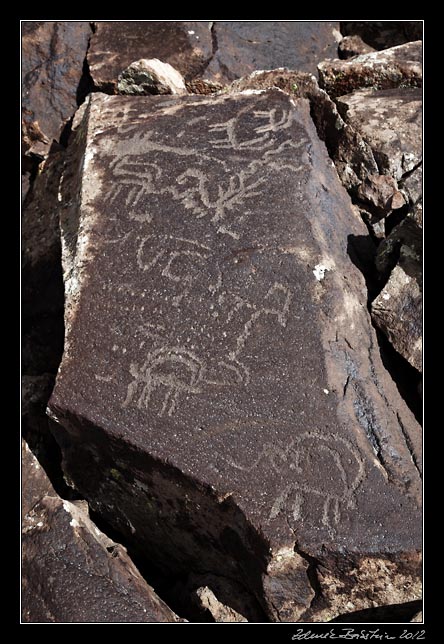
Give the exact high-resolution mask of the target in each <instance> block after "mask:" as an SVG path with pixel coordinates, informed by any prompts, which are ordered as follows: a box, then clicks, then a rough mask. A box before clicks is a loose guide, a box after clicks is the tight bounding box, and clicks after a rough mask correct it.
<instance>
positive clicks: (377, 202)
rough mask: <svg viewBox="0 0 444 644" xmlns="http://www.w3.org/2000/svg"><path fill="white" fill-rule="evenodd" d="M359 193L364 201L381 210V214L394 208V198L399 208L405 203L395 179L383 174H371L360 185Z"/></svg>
mask: <svg viewBox="0 0 444 644" xmlns="http://www.w3.org/2000/svg"><path fill="white" fill-rule="evenodd" d="M357 195H358V197H359V198H360V199H361V200H362V201H364V202H367V203H368V204H370V205H371V206H373V207H374V208H377V209H378V210H380V211H381V214H384V213H385V214H386V213H388V212H389V211H390V210H392V209H394V208H393V200H395V206H396V207H397V208H400V207H401V206H402V205H404V203H405V200H404V197H403V196H402V195H401V193H400V192H399V191H398V184H397V183H396V181H395V179H393V177H390V176H387V175H383V174H369V175H368V176H367V177H366V178H365V179H364V181H363V182H362V183H361V185H360V186H359V188H358V192H357ZM398 204H400V205H398Z"/></svg>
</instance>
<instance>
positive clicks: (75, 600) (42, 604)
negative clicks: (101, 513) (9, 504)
mask: <svg viewBox="0 0 444 644" xmlns="http://www.w3.org/2000/svg"><path fill="white" fill-rule="evenodd" d="M22 553H23V560H22V619H23V621H24V622H26V623H28V622H51V623H71V622H105V623H106V622H177V621H182V620H179V618H178V617H177V616H176V615H175V614H174V613H173V612H172V611H171V610H170V609H169V608H168V607H167V606H166V604H164V603H163V601H161V600H160V599H159V597H157V595H156V594H155V592H154V590H153V589H152V588H151V587H150V586H148V584H147V583H146V582H145V580H144V579H143V578H142V577H141V575H140V573H139V572H138V570H137V569H136V567H135V566H134V564H133V563H132V561H131V559H130V558H129V557H128V555H127V553H126V550H125V548H123V547H122V546H121V545H119V544H117V543H115V542H114V541H112V540H111V539H109V538H108V537H106V536H105V535H104V534H103V533H102V532H100V530H99V529H98V528H97V527H96V526H95V525H94V524H93V523H92V521H91V520H90V519H89V517H88V506H87V504H86V503H85V502H76V503H71V502H69V501H63V500H62V499H61V498H60V497H59V496H58V495H57V494H56V493H55V491H54V489H53V487H52V486H51V483H50V481H49V479H48V477H47V476H46V474H45V472H44V471H43V469H42V468H41V467H40V465H39V463H38V461H37V459H36V458H35V457H34V456H33V455H32V453H31V451H30V449H29V447H28V446H27V444H26V443H25V441H22Z"/></svg>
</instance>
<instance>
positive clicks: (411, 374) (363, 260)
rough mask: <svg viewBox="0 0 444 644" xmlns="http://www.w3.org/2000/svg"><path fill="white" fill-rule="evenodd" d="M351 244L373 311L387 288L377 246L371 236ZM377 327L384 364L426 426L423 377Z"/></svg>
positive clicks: (354, 238) (355, 238)
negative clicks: (422, 391) (422, 396)
mask: <svg viewBox="0 0 444 644" xmlns="http://www.w3.org/2000/svg"><path fill="white" fill-rule="evenodd" d="M347 241H348V243H347V252H348V255H349V257H350V259H351V261H352V262H353V264H354V265H355V266H356V267H357V268H358V269H359V271H360V272H361V273H362V275H363V277H364V279H365V284H366V287H367V306H368V308H369V310H370V304H371V303H372V301H373V300H374V299H375V297H376V296H377V295H379V293H380V291H381V289H382V287H383V285H384V284H383V282H381V276H380V274H379V273H378V271H377V270H376V267H375V256H376V245H375V243H374V242H373V240H372V239H371V237H370V236H369V235H349V236H348V240H347ZM373 326H374V329H375V331H376V338H377V341H378V345H379V350H380V354H381V359H382V363H383V365H384V367H385V368H386V369H387V371H388V372H389V374H390V376H391V377H392V379H393V381H394V383H395V384H396V387H397V389H398V391H399V393H400V395H401V396H402V398H403V399H404V401H405V403H406V404H407V406H408V407H409V409H410V411H411V412H412V413H413V414H414V416H415V418H416V420H417V421H418V422H419V423H420V424H422V398H421V394H420V386H421V383H422V376H421V374H420V373H419V372H418V371H417V370H416V369H415V368H414V367H412V365H411V364H410V363H409V362H407V360H406V359H405V358H403V357H402V356H401V355H400V354H399V353H398V352H397V351H396V350H395V349H394V348H393V346H392V345H391V343H390V342H389V340H388V339H387V338H386V336H385V335H384V333H382V331H380V330H379V329H378V328H377V327H376V326H375V325H373Z"/></svg>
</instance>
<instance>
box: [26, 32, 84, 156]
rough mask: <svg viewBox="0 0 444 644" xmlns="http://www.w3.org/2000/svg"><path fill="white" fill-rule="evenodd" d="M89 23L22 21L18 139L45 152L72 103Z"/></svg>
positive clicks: (70, 112)
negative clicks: (19, 136)
mask: <svg viewBox="0 0 444 644" xmlns="http://www.w3.org/2000/svg"><path fill="white" fill-rule="evenodd" d="M90 35H91V28H90V25H89V23H88V22H85V21H77V22H74V21H69V20H67V21H62V22H54V21H47V22H37V21H25V22H23V23H22V123H23V128H22V130H23V131H22V139H23V144H24V151H25V152H26V154H31V153H32V154H35V155H38V156H40V157H44V156H46V154H47V153H48V151H49V148H50V146H51V143H52V141H53V140H54V139H55V140H56V141H58V140H59V138H60V134H61V132H62V129H63V127H64V125H65V124H66V123H67V121H68V120H69V119H70V118H71V117H72V115H73V114H74V112H75V110H76V108H77V100H76V99H77V90H78V87H79V83H80V80H81V77H82V70H83V61H84V58H85V56H86V50H87V48H88V41H89V37H90Z"/></svg>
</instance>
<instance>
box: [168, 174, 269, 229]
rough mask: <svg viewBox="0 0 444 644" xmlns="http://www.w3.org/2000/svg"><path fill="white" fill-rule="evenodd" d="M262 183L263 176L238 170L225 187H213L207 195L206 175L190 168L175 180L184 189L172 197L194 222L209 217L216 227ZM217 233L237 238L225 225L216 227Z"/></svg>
mask: <svg viewBox="0 0 444 644" xmlns="http://www.w3.org/2000/svg"><path fill="white" fill-rule="evenodd" d="M265 182H266V180H265V177H259V178H254V177H252V176H249V175H248V174H247V173H246V172H244V171H243V170H241V171H240V172H238V173H236V174H234V175H232V176H230V177H229V178H228V181H227V182H226V183H225V184H222V183H219V184H216V185H215V186H214V187H213V190H212V192H213V195H211V194H210V192H211V181H210V179H209V178H208V176H207V175H206V174H205V173H204V172H202V170H199V169H197V168H190V169H189V170H186V171H185V172H184V173H183V174H181V175H180V176H179V177H178V178H177V183H178V184H179V185H180V186H185V187H186V189H185V190H183V191H176V192H175V194H173V197H174V198H175V199H178V200H180V201H181V202H182V204H183V205H184V206H185V208H186V209H188V210H191V211H192V213H193V214H194V215H196V217H197V218H198V219H200V218H202V217H205V216H207V215H208V214H210V215H212V216H211V223H212V224H219V222H222V221H223V220H224V219H225V215H226V213H227V212H230V211H233V210H237V209H239V207H240V206H241V205H242V204H243V203H244V201H245V200H246V199H250V198H251V197H254V196H257V195H260V194H261V193H260V191H258V190H257V188H259V187H260V186H263V185H264V184H265ZM218 232H224V233H225V234H227V235H230V236H231V237H233V238H235V239H239V235H238V234H237V233H236V232H235V231H233V230H231V229H230V228H228V227H227V226H224V227H223V228H221V227H219V228H218Z"/></svg>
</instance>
